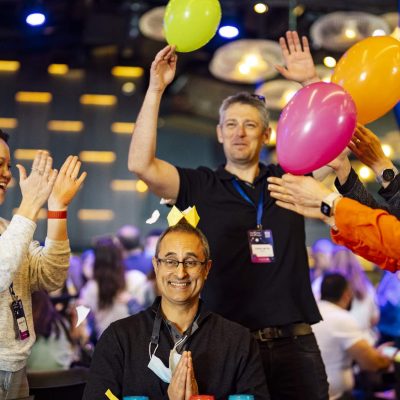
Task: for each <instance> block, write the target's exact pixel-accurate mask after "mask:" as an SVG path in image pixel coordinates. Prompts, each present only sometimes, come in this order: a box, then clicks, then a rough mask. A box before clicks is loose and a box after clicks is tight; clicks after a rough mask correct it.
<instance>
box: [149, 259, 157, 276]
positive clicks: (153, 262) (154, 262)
mask: <svg viewBox="0 0 400 400" xmlns="http://www.w3.org/2000/svg"><path fill="white" fill-rule="evenodd" d="M151 262H152V264H153V268H154V272H155V273H156V275H157V273H158V262H157V258H156V257H153V258H152V259H151Z"/></svg>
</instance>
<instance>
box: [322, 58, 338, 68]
mask: <svg viewBox="0 0 400 400" xmlns="http://www.w3.org/2000/svg"><path fill="white" fill-rule="evenodd" d="M324 65H325V66H326V67H328V68H334V67H335V66H336V60H335V59H334V58H333V57H331V56H327V57H324Z"/></svg>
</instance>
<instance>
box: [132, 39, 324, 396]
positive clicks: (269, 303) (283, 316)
mask: <svg viewBox="0 0 400 400" xmlns="http://www.w3.org/2000/svg"><path fill="white" fill-rule="evenodd" d="M280 44H281V48H282V54H283V57H284V59H285V61H286V68H285V67H277V69H278V70H279V72H281V73H282V74H283V75H284V76H285V77H286V78H288V79H292V80H297V81H301V82H302V83H303V84H304V85H306V84H308V83H311V82H312V81H317V80H318V78H317V76H316V72H315V68H314V64H313V61H312V57H311V54H310V49H309V46H308V42H307V39H306V38H303V39H302V43H300V39H299V37H298V35H297V33H296V32H288V33H287V34H286V40H285V38H281V39H280ZM176 62H177V56H176V54H175V52H174V48H173V47H171V46H167V47H165V48H164V49H163V50H161V51H160V52H159V53H158V54H157V55H156V57H155V60H154V61H153V63H152V66H151V71H150V83H149V88H148V90H147V93H146V96H145V99H144V103H143V105H142V108H141V111H140V113H139V115H138V118H137V120H136V125H135V129H134V134H133V136H132V142H131V146H130V151H129V160H128V167H129V169H130V171H132V172H134V173H135V174H136V175H137V176H138V177H140V179H142V180H143V181H145V182H146V184H147V185H148V186H149V188H150V190H151V191H153V192H154V193H155V194H156V195H158V196H160V197H163V198H166V199H170V200H171V202H172V203H175V204H176V205H177V207H178V208H180V209H185V208H186V207H188V206H191V205H195V206H196V208H197V210H198V212H199V214H200V215H201V220H200V224H199V226H200V228H201V229H202V230H203V231H204V233H205V234H206V236H207V238H208V240H209V242H210V245H211V251H212V254H213V259H214V266H213V269H212V271H211V272H210V275H209V278H208V280H207V283H206V284H205V287H204V289H203V291H202V299H203V300H204V302H205V304H206V305H207V307H208V308H209V309H210V310H212V311H214V312H216V313H218V314H220V315H222V316H223V317H225V318H228V319H230V320H232V321H235V322H238V323H240V324H242V325H244V326H246V327H247V328H249V329H250V330H251V331H252V332H253V334H254V336H255V337H256V338H257V339H258V342H259V345H260V349H261V357H262V359H263V365H264V370H265V374H266V378H267V384H268V386H269V390H270V393H271V398H273V399H285V400H291V399H301V400H304V399H307V400H319V399H327V398H328V383H327V378H326V373H325V369H324V365H323V362H322V358H321V354H320V351H319V349H318V345H317V343H316V340H315V337H314V335H313V333H312V330H311V326H310V325H311V324H314V323H316V322H318V321H320V320H321V315H320V313H319V311H318V308H317V305H316V303H315V300H314V297H313V294H312V291H311V285H310V278H309V267H308V259H307V253H306V248H305V231H304V219H303V218H302V217H301V216H298V215H296V214H294V213H292V212H288V211H287V210H283V209H282V208H280V207H277V206H276V205H275V200H274V199H273V198H271V196H270V194H269V192H268V191H267V189H266V184H267V177H270V176H276V177H280V176H282V174H283V173H284V172H283V170H282V169H281V167H279V166H278V165H273V164H271V165H267V166H266V165H264V164H262V163H260V159H259V154H260V150H261V148H262V146H263V145H264V144H266V143H268V140H269V136H270V128H269V125H268V122H269V115H268V110H267V108H266V104H265V102H264V100H263V99H262V98H260V97H259V96H254V95H252V94H249V93H239V94H237V95H234V96H230V97H228V98H227V99H225V100H224V101H223V103H222V105H221V107H220V110H219V115H220V118H219V123H218V125H217V138H218V141H219V143H221V144H222V146H223V150H224V153H225V157H226V163H225V164H224V165H222V166H220V167H219V168H218V169H217V170H211V169H210V168H206V167H200V168H198V169H187V168H179V167H175V166H174V165H171V164H170V163H168V162H166V161H163V160H160V159H158V158H156V156H155V152H156V141H157V118H158V112H159V106H160V102H161V98H162V94H163V92H164V90H165V88H166V87H167V85H168V84H169V83H171V81H172V80H173V78H174V76H175V70H176ZM321 129H323V127H321Z"/></svg>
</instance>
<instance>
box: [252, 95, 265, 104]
mask: <svg viewBox="0 0 400 400" xmlns="http://www.w3.org/2000/svg"><path fill="white" fill-rule="evenodd" d="M250 96H251V97H253V98H254V99H257V100H260V101H262V102H263V103H266V101H265V96H263V95H262V94H256V93H251V94H250Z"/></svg>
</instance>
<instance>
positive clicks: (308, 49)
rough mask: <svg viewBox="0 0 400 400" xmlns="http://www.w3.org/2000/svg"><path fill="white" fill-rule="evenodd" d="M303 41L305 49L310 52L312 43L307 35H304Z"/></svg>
mask: <svg viewBox="0 0 400 400" xmlns="http://www.w3.org/2000/svg"><path fill="white" fill-rule="evenodd" d="M301 41H302V43H303V51H305V52H308V53H310V45H309V43H308V39H307V37H306V36H302V38H301Z"/></svg>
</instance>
